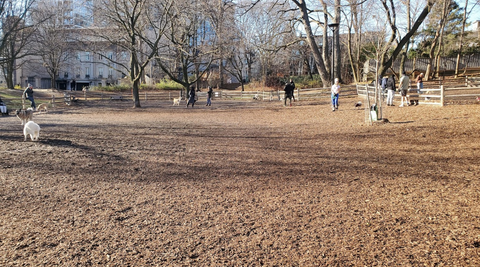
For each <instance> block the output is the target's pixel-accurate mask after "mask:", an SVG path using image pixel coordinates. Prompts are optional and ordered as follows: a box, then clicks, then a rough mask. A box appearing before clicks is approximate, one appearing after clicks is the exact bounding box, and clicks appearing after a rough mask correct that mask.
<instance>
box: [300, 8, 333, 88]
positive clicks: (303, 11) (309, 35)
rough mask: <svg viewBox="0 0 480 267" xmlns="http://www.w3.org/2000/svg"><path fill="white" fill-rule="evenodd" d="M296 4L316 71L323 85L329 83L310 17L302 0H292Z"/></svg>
mask: <svg viewBox="0 0 480 267" xmlns="http://www.w3.org/2000/svg"><path fill="white" fill-rule="evenodd" d="M294 2H295V3H296V4H297V6H298V7H299V8H300V12H301V14H302V23H303V25H304V27H305V32H306V34H307V43H308V45H309V46H310V48H311V49H312V53H313V57H314V58H315V63H316V64H317V69H318V73H319V74H320V79H321V80H322V84H323V86H326V85H330V77H328V76H329V75H328V73H327V71H326V69H325V63H324V61H323V58H322V55H321V54H320V50H319V48H318V45H317V42H316V41H315V37H314V35H313V30H312V27H311V25H310V18H309V17H308V9H307V6H306V3H305V1H304V0H300V1H294Z"/></svg>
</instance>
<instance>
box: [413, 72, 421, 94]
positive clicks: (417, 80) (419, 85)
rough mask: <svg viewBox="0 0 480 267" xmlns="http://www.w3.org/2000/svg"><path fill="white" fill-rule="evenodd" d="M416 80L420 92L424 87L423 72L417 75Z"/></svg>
mask: <svg viewBox="0 0 480 267" xmlns="http://www.w3.org/2000/svg"><path fill="white" fill-rule="evenodd" d="M415 82H416V83H417V89H418V93H420V90H422V89H423V73H420V74H419V75H418V76H417V79H415Z"/></svg>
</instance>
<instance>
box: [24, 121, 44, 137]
mask: <svg viewBox="0 0 480 267" xmlns="http://www.w3.org/2000/svg"><path fill="white" fill-rule="evenodd" d="M27 135H30V139H32V141H38V137H40V126H39V125H38V124H36V123H35V122H33V121H29V122H27V123H25V126H24V127H23V136H24V139H23V141H27Z"/></svg>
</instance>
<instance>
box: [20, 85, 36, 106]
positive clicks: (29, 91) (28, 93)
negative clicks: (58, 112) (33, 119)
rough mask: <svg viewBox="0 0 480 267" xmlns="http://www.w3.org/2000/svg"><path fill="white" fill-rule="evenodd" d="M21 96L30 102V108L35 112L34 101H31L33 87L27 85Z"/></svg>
mask: <svg viewBox="0 0 480 267" xmlns="http://www.w3.org/2000/svg"><path fill="white" fill-rule="evenodd" d="M23 96H24V97H25V99H28V100H30V106H31V107H32V108H33V110H36V108H37V106H36V105H35V100H34V99H33V86H32V85H31V84H28V86H27V88H26V89H25V91H23Z"/></svg>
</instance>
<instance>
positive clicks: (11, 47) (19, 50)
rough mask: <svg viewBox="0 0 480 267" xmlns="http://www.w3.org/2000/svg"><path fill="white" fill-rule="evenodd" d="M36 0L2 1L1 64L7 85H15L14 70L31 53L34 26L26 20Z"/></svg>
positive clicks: (0, 3)
mask: <svg viewBox="0 0 480 267" xmlns="http://www.w3.org/2000/svg"><path fill="white" fill-rule="evenodd" d="M34 3H35V0H23V1H11V0H10V1H8V0H1V1H0V23H1V25H0V28H1V37H0V55H1V59H0V66H1V67H2V69H3V75H4V77H5V80H6V83H7V87H8V88H13V87H14V76H13V74H14V72H15V69H16V68H18V67H19V66H20V64H19V61H18V60H19V59H21V58H23V57H25V56H27V55H28V54H29V52H28V50H27V48H28V46H27V45H28V44H29V41H30V39H29V37H30V36H31V35H32V34H33V32H34V28H33V25H32V24H31V23H29V22H28V21H26V18H27V15H28V14H29V12H30V11H31V9H32V5H33V4H34Z"/></svg>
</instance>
